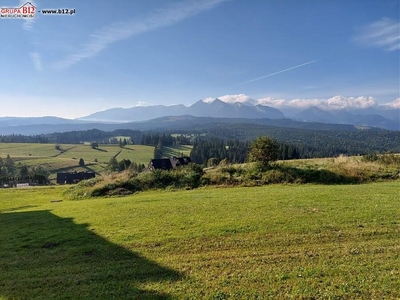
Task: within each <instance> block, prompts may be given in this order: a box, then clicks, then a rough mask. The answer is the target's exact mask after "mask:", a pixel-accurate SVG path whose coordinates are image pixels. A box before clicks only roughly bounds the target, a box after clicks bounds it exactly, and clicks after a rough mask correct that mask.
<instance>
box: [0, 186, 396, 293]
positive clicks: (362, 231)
mask: <svg viewBox="0 0 400 300" xmlns="http://www.w3.org/2000/svg"><path fill="white" fill-rule="evenodd" d="M399 188H400V182H399V181H392V182H383V183H369V184H363V185H340V186H337V185H328V186H327V185H270V186H263V187H251V188H244V187H240V188H239V187H235V188H210V187H209V188H200V189H195V190H189V191H175V192H171V191H150V192H143V193H139V194H136V195H133V196H128V197H123V198H96V199H87V200H81V201H70V200H67V199H65V198H63V192H64V191H65V188H64V187H62V188H60V187H56V188H55V187H48V188H39V189H37V188H35V189H26V190H11V189H8V190H0V199H1V200H0V212H1V214H0V218H1V224H2V225H3V224H4V226H2V230H0V238H1V240H2V241H7V242H5V243H1V244H0V258H1V259H0V269H1V270H2V272H0V298H1V297H2V298H4V299H12V298H30V299H54V298H57V299H110V298H115V299H132V298H136V299H146V298H152V299H155V298H174V299H199V298H201V299H312V298H314V299H384V298H385V299H397V298H399V297H400V292H399V289H398V287H399V286H400V267H399V264H398V262H399V259H400V257H399V254H400V244H399V234H400V202H399V197H398V196H399ZM53 199H60V200H64V201H62V202H51V200H53Z"/></svg>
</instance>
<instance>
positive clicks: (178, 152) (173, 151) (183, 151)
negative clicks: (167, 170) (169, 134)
mask: <svg viewBox="0 0 400 300" xmlns="http://www.w3.org/2000/svg"><path fill="white" fill-rule="evenodd" d="M192 148H193V146H191V145H176V146H170V147H163V156H164V157H172V156H177V157H180V156H190V151H191V150H192Z"/></svg>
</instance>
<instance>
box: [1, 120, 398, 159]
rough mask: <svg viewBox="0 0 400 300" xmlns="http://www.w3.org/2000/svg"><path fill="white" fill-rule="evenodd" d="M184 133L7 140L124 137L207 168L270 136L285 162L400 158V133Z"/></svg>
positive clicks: (33, 139)
mask: <svg viewBox="0 0 400 300" xmlns="http://www.w3.org/2000/svg"><path fill="white" fill-rule="evenodd" d="M183 128H184V129H180V130H151V131H149V130H147V131H141V130H130V129H118V130H114V131H102V130H98V129H91V130H82V131H69V132H62V133H59V132H55V133H51V134H42V135H34V136H25V135H4V136H0V142H2V143H54V144H67V143H68V144H78V143H94V142H95V143H98V144H99V145H101V144H116V143H119V142H120V141H119V140H118V139H117V138H116V137H118V136H123V137H125V138H128V139H129V142H130V143H131V144H136V145H148V146H154V147H155V150H154V158H160V157H161V156H162V147H164V146H172V145H192V146H193V147H192V152H191V158H192V160H193V161H194V162H196V163H199V164H206V163H207V161H208V160H209V159H210V158H216V159H217V160H218V161H221V160H223V159H227V160H228V161H229V162H231V163H241V162H244V161H245V158H246V155H247V150H248V146H249V143H250V142H251V141H252V140H254V139H255V138H256V137H258V136H269V137H271V138H273V139H275V140H276V141H277V143H278V144H279V158H280V159H297V158H321V157H335V156H339V155H348V156H350V155H364V154H367V153H388V152H392V153H398V152H400V132H399V131H389V130H383V129H376V128H370V129H368V128H359V129H357V128H353V129H352V130H349V128H347V127H346V130H340V129H343V128H341V127H338V128H339V129H338V130H333V129H332V128H333V127H330V128H327V127H322V129H319V130H318V129H315V130H311V129H301V128H288V127H276V126H270V125H264V124H253V123H240V124H227V123H209V124H206V123H204V124H198V126H196V128H195V129H192V128H189V129H185V127H183Z"/></svg>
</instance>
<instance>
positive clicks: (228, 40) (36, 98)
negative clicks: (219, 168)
mask: <svg viewBox="0 0 400 300" xmlns="http://www.w3.org/2000/svg"><path fill="white" fill-rule="evenodd" d="M31 2H32V3H33V4H34V5H35V6H36V8H37V10H42V9H63V8H68V9H75V10H76V14H75V15H72V16H67V15H52V16H49V15H43V14H41V13H40V12H37V16H36V18H35V19H34V20H33V21H27V20H22V19H4V18H3V19H1V18H0V34H1V37H2V42H1V47H0V54H1V55H0V66H1V68H0V70H1V71H0V103H1V104H2V105H1V107H0V117H1V116H45V115H53V116H60V117H66V118H76V117H81V116H85V115H88V114H90V113H93V112H96V111H100V110H104V109H108V108H113V107H133V106H137V105H146V106H147V105H158V104H164V105H171V104H178V103H182V104H185V105H190V104H193V103H194V102H196V101H198V100H200V99H202V100H205V101H211V99H214V98H216V97H219V98H220V99H222V100H223V101H227V102H235V101H241V102H245V101H249V102H253V103H260V104H264V105H270V106H274V107H277V108H284V107H308V106H311V105H317V106H320V107H322V108H326V109H337V108H366V107H370V106H376V105H388V106H389V107H400V99H399V98H400V95H399V53H400V40H399V38H400V33H399V32H400V27H399V9H400V8H399V7H400V1H399V0H380V1H376V0H335V1H334V0H307V1H298V0H268V1H267V0H265V1H262V0H248V1H245V0H230V1H229V0H226V1H224V0H197V1H183V0H179V1H172V0H171V1H155V0H146V1H145V0H137V1H133V0H132V1H104V0H98V1H92V0H86V1H73V0H71V1H67V0H60V1H50V0H47V1H46V0H34V1H31ZM24 3H25V1H20V2H18V1H11V0H2V1H1V4H0V5H1V7H3V8H4V7H7V8H10V7H19V6H20V5H21V4H24ZM116 3H118V4H116Z"/></svg>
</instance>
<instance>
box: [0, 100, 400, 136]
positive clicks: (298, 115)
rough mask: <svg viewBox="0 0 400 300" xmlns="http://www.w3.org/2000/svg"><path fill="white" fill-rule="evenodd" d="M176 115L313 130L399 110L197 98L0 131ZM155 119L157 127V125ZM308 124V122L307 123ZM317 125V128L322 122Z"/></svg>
mask: <svg viewBox="0 0 400 300" xmlns="http://www.w3.org/2000/svg"><path fill="white" fill-rule="evenodd" d="M179 116H185V117H184V119H186V120H187V119H190V117H189V116H192V117H194V118H193V119H191V120H192V121H195V120H197V121H198V120H201V118H209V120H212V119H216V118H217V119H219V120H221V119H228V120H225V121H226V122H229V123H231V122H234V121H235V120H236V121H237V120H238V119H240V120H242V122H243V121H245V122H253V123H259V122H267V123H270V125H272V126H282V127H295V128H300V127H302V128H304V127H310V126H311V128H312V127H313V126H315V124H314V123H315V122H317V123H319V124H349V125H355V126H366V127H377V128H382V129H388V130H397V131H399V130H400V125H399V117H400V109H391V108H388V107H386V106H376V107H372V108H367V109H357V110H355V109H353V110H344V109H342V110H330V111H326V110H322V109H320V108H318V107H315V106H313V107H309V108H307V109H304V110H300V109H297V110H295V109H291V110H285V111H281V110H279V109H276V108H272V107H269V106H264V105H260V104H257V105H253V104H251V103H241V102H236V103H226V102H224V101H221V100H220V99H215V100H214V101H212V102H204V101H202V100H199V101H197V102H195V103H194V104H192V105H190V106H185V105H183V104H178V105H170V106H165V105H156V106H136V107H132V108H112V109H108V110H104V111H100V112H96V113H93V114H90V115H88V116H85V117H82V118H79V119H73V120H71V119H63V118H58V117H51V116H48V117H34V118H19V117H2V118H0V134H2V135H8V134H24V135H34V134H42V133H51V132H65V131H72V130H87V129H92V128H98V129H101V130H115V129H118V128H131V129H136V128H137V129H139V130H147V129H154V128H157V126H160V125H161V124H163V125H162V126H166V124H167V123H164V122H175V121H177V120H179V118H164V117H179ZM157 118H162V119H157ZM198 118H200V119H198ZM229 120H230V121H229ZM262 120H264V121H262ZM268 120H270V121H268ZM274 120H275V121H274ZM197 121H196V122H197ZM225 121H224V122H225ZM157 123H159V124H160V125H157ZM275 123H276V124H275ZM307 123H310V124H308V125H307ZM319 126H320V127H321V125H319ZM322 127H323V126H322ZM161 128H162V127H161Z"/></svg>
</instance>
